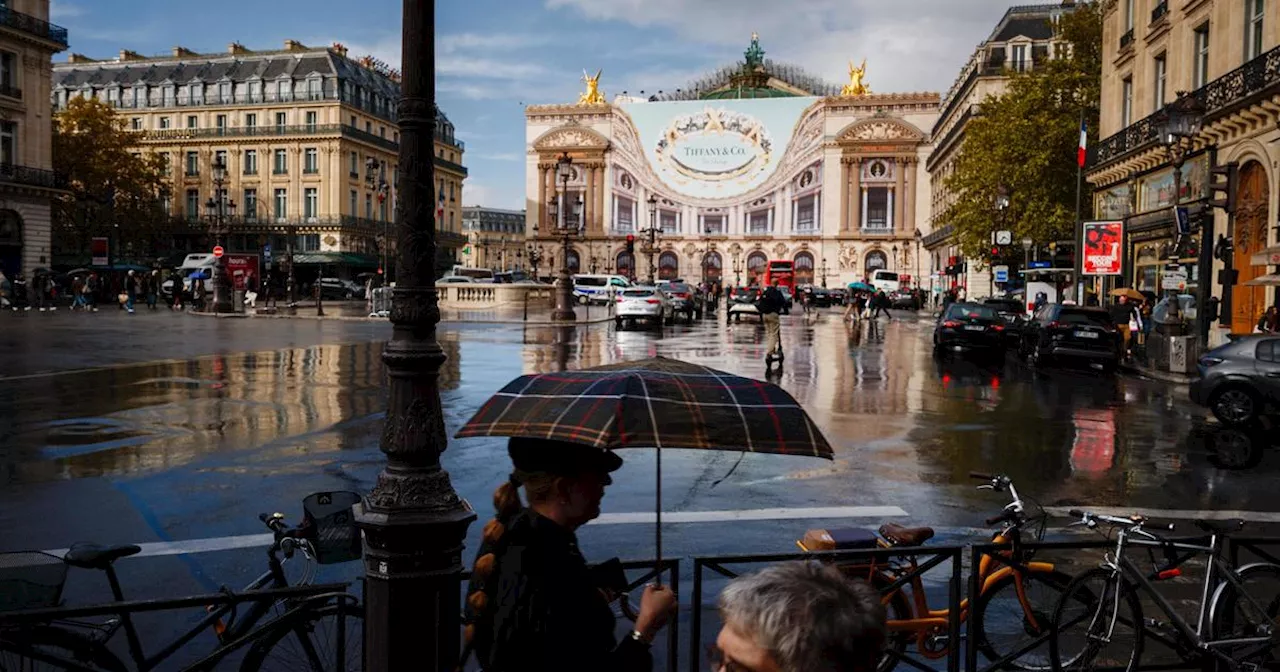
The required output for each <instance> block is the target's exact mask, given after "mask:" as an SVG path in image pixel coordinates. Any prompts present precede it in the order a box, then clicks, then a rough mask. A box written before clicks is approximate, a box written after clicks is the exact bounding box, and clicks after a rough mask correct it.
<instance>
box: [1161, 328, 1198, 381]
mask: <svg viewBox="0 0 1280 672" xmlns="http://www.w3.org/2000/svg"><path fill="white" fill-rule="evenodd" d="M1199 340H1200V338H1199V337H1198V336H1194V335H1192V336H1170V337H1169V360H1168V361H1169V372H1170V373H1182V374H1190V373H1194V372H1195V370H1196V360H1197V359H1198V358H1197V357H1196V350H1197V348H1198V347H1199V343H1198V342H1199Z"/></svg>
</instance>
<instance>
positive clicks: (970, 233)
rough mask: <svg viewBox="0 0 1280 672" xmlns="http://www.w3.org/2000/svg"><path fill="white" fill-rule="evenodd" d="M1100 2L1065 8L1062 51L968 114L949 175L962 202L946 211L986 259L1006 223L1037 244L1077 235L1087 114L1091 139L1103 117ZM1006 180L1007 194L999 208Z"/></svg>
mask: <svg viewBox="0 0 1280 672" xmlns="http://www.w3.org/2000/svg"><path fill="white" fill-rule="evenodd" d="M1101 4H1102V3H1099V2H1085V3H1079V4H1078V5H1077V8H1076V9H1075V11H1073V12H1071V13H1068V14H1064V15H1063V16H1062V18H1061V19H1060V20H1059V22H1058V23H1057V24H1056V25H1055V27H1054V30H1055V31H1056V32H1057V36H1058V39H1059V40H1061V42H1062V43H1063V44H1064V45H1065V47H1066V53H1062V52H1061V51H1059V54H1058V55H1057V57H1055V58H1051V59H1046V60H1042V61H1038V62H1036V63H1034V67H1033V68H1032V69H1031V70H1029V71H1027V72H1023V73H1015V74H1014V75H1013V77H1012V78H1011V79H1010V81H1009V86H1008V88H1007V89H1006V90H1005V93H1004V94H1003V95H1000V96H992V97H988V98H987V99H986V100H985V101H983V103H982V105H981V114H980V116H978V117H976V118H975V119H974V120H973V121H971V122H969V126H968V129H967V130H966V131H965V139H964V145H963V146H962V147H961V149H960V151H959V152H958V153H957V156H956V161H955V166H954V171H953V172H952V173H951V174H950V175H949V176H947V177H946V178H945V179H946V182H945V184H946V187H947V189H948V190H950V191H951V193H952V194H955V195H956V201H955V202H954V203H953V204H952V205H951V206H950V207H949V208H948V209H947V210H946V211H944V212H943V213H941V223H942V224H944V225H948V224H949V225H951V226H953V227H954V229H955V236H956V240H957V242H958V243H959V245H960V247H961V249H962V250H963V251H964V253H965V255H966V256H968V257H971V258H977V259H987V258H988V251H989V248H990V246H991V238H992V234H993V232H994V231H995V230H997V229H1002V228H1003V229H1009V230H1012V231H1013V237H1014V239H1015V240H1019V239H1023V238H1030V239H1031V240H1033V241H1035V242H1036V243H1037V244H1041V245H1043V244H1046V243H1049V242H1053V241H1058V240H1071V239H1073V237H1074V231H1075V212H1076V189H1077V184H1076V182H1077V176H1078V173H1077V166H1076V150H1077V147H1078V145H1079V138H1080V122H1081V118H1082V116H1083V118H1084V120H1085V121H1086V122H1087V124H1088V131H1089V134H1090V136H1089V137H1090V140H1089V142H1090V144H1093V143H1094V142H1095V139H1096V131H1095V129H1096V128H1097V126H1098V124H1097V119H1098V99H1099V98H1098V97H1099V91H1100V86H1101V84H1100V82H1101V73H1102V9H1101ZM1060 49H1061V48H1060ZM1002 186H1003V187H1004V189H1005V192H1006V194H1007V196H1008V199H1009V201H1008V206H1007V207H1006V208H1005V210H1004V211H1003V212H1000V211H998V210H997V208H996V197H997V195H998V194H999V193H1000V188H1001V187H1002ZM1082 198H1083V196H1082Z"/></svg>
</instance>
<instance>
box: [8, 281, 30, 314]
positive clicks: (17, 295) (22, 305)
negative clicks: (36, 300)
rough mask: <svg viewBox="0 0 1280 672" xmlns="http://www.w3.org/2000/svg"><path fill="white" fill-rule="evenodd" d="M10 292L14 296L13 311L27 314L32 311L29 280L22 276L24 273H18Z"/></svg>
mask: <svg viewBox="0 0 1280 672" xmlns="http://www.w3.org/2000/svg"><path fill="white" fill-rule="evenodd" d="M9 291H10V293H12V294H13V309H14V310H15V311H20V312H23V313H25V312H27V311H28V310H31V296H30V295H29V294H28V289H27V278H26V276H24V275H23V274H22V271H18V274H17V275H15V276H13V284H12V285H11V287H10V290H9Z"/></svg>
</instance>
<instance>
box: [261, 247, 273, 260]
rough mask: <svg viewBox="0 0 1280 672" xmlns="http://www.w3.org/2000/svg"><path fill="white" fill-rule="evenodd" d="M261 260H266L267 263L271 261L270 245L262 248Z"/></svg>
mask: <svg viewBox="0 0 1280 672" xmlns="http://www.w3.org/2000/svg"><path fill="white" fill-rule="evenodd" d="M262 258H263V259H266V260H267V261H271V244H270V243H268V244H266V245H263V246H262Z"/></svg>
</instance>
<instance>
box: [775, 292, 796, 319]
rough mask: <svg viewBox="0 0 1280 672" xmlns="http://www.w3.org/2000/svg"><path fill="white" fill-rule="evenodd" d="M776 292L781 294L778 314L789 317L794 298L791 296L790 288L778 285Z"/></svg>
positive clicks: (794, 301)
mask: <svg viewBox="0 0 1280 672" xmlns="http://www.w3.org/2000/svg"><path fill="white" fill-rule="evenodd" d="M778 290H779V291H781V292H782V310H780V311H778V312H779V313H781V314H783V315H790V314H791V309H792V308H793V307H794V306H795V303H796V297H794V296H792V295H791V288H789V287H787V286H785V285H779V286H778Z"/></svg>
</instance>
